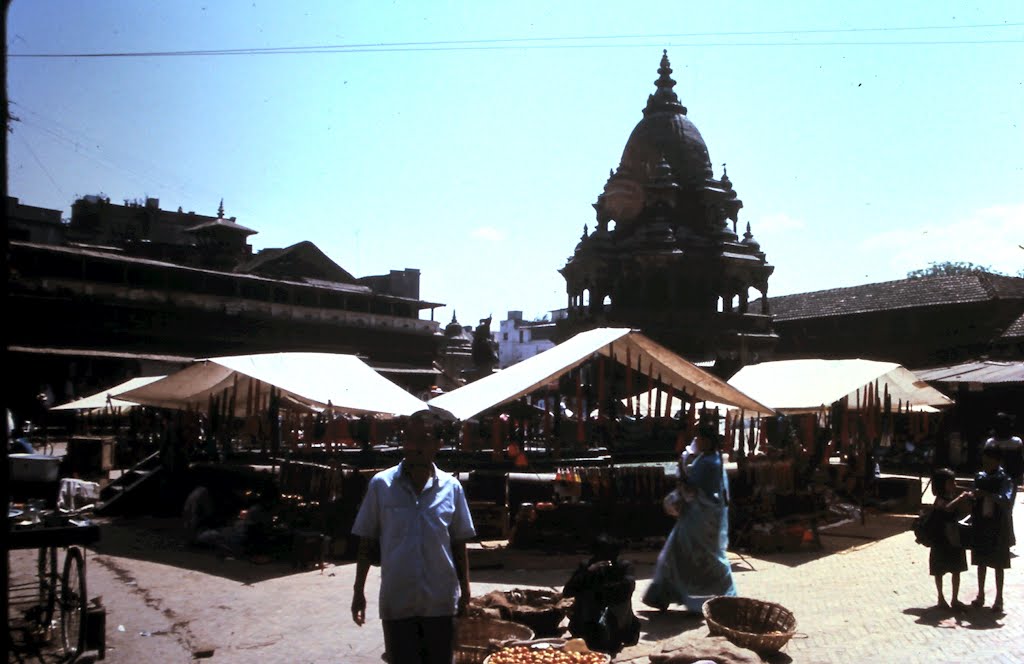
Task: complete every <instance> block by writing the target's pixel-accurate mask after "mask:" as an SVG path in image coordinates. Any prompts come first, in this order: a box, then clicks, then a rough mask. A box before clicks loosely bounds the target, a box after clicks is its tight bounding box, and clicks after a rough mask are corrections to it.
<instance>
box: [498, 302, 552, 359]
mask: <svg viewBox="0 0 1024 664" xmlns="http://www.w3.org/2000/svg"><path fill="white" fill-rule="evenodd" d="M555 336H556V326H555V323H553V322H550V321H546V320H540V321H524V320H523V312H522V311H510V312H508V318H506V319H505V320H503V321H501V322H500V323H499V324H498V332H497V336H496V339H495V341H497V342H498V367H499V368H501V369H505V368H506V367H510V366H512V365H513V364H516V363H517V362H522V361H523V360H525V359H527V358H531V357H533V356H534V355H538V354H540V353H543V352H544V351H546V350H548V349H549V348H554V347H555V341H554V339H555Z"/></svg>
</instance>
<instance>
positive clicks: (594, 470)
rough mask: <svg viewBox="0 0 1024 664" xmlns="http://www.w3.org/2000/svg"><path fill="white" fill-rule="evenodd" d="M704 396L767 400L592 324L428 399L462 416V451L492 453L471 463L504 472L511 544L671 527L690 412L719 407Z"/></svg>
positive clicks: (620, 331) (555, 543) (696, 414)
mask: <svg viewBox="0 0 1024 664" xmlns="http://www.w3.org/2000/svg"><path fill="white" fill-rule="evenodd" d="M708 402H715V403H719V404H728V405H729V406H732V407H734V408H737V409H742V410H743V411H744V412H748V413H752V414H770V413H771V412H772V410H771V408H769V407H767V406H764V405H763V404H762V403H760V402H758V401H757V400H755V399H752V398H750V397H749V396H748V395H746V394H744V393H743V392H742V391H741V390H738V389H736V388H734V387H732V386H731V385H729V384H728V383H726V382H725V381H723V380H721V379H719V378H717V377H716V376H714V375H712V374H710V373H708V372H706V371H705V370H703V369H701V368H700V367H697V366H696V365H694V364H692V363H690V362H688V361H686V360H685V359H683V358H682V357H680V356H679V355H677V354H675V353H673V352H672V351H670V350H668V349H667V348H665V347H663V346H661V345H659V344H657V343H656V342H654V341H652V340H651V339H649V338H647V337H645V336H644V335H642V334H640V333H639V332H636V331H634V330H631V329H628V328H600V329H596V330H590V331H588V332H583V333H581V334H578V335H576V336H575V337H573V338H571V339H569V340H567V341H565V342H563V343H561V344H559V345H558V346H555V347H554V348H552V349H550V350H547V351H545V352H544V353H541V354H539V355H536V356H534V357H532V358H529V359H527V360H524V361H523V362H520V363H518V364H516V365H513V366H511V367H509V368H507V369H504V370H502V371H500V372H497V373H495V374H492V375H490V376H487V377H484V378H482V379H480V380H478V381H476V382H473V383H470V384H469V385H466V386H464V387H461V388H459V389H457V390H454V391H452V392H449V393H447V394H444V395H441V396H439V397H436V398H434V399H432V400H430V402H429V405H430V406H431V407H432V408H433V409H435V410H437V411H444V412H447V413H449V414H450V415H451V417H452V418H453V419H454V420H457V421H458V422H459V425H458V432H459V435H458V438H457V440H456V442H455V444H454V447H456V448H457V450H458V452H459V453H460V454H462V455H463V457H464V458H479V454H480V453H483V454H487V455H488V456H489V459H490V462H491V463H490V466H487V467H484V468H480V467H477V468H475V469H474V473H473V474H474V475H482V474H485V473H486V474H488V475H489V476H490V477H492V480H493V482H495V483H498V482H507V483H508V485H509V488H508V490H507V492H506V493H505V495H506V496H507V497H508V498H507V507H508V510H509V518H510V519H511V520H512V527H511V530H512V532H511V538H512V540H513V544H515V543H517V542H518V543H519V544H523V545H527V543H529V544H528V545H531V546H533V545H539V546H549V547H556V548H557V547H559V546H561V545H564V546H565V547H570V548H571V547H585V546H586V544H587V542H586V537H583V538H580V537H579V533H581V532H596V531H597V530H598V529H603V530H608V531H611V532H613V533H615V534H617V535H619V536H622V537H626V538H629V539H633V540H636V539H643V538H644V537H646V536H649V535H664V533H665V532H667V530H668V525H670V521H669V520H667V518H666V517H665V515H664V514H663V513H662V511H661V507H660V501H661V498H662V497H663V496H664V494H665V493H666V492H667V491H668V490H669V489H670V488H671V486H672V485H673V483H674V468H675V466H674V461H675V459H676V458H677V456H678V454H679V452H680V451H681V450H682V447H684V446H685V445H686V444H687V443H689V441H690V440H691V439H692V436H693V433H694V431H695V428H696V425H697V422H698V420H699V419H701V418H702V417H717V415H716V414H715V413H714V411H713V409H709V408H707V407H706V404H707V403H708ZM666 471H668V472H666ZM471 497H472V496H471ZM471 507H472V502H471ZM566 533H575V535H574V536H573V537H569V538H567V537H565V535H566Z"/></svg>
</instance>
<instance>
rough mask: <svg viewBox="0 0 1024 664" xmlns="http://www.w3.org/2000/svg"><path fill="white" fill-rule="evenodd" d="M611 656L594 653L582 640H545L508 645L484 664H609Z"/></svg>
mask: <svg viewBox="0 0 1024 664" xmlns="http://www.w3.org/2000/svg"><path fill="white" fill-rule="evenodd" d="M611 661H612V657H611V655H607V654H605V653H603V652H594V651H593V650H590V649H588V648H587V646H586V644H584V643H583V642H582V640H581V639H572V640H570V641H563V640H561V639H545V640H538V641H532V642H519V643H516V644H511V645H507V646H505V647H504V648H502V649H501V650H499V651H498V652H496V653H493V654H491V655H489V656H488V657H487V659H485V660H484V664H609V662H611Z"/></svg>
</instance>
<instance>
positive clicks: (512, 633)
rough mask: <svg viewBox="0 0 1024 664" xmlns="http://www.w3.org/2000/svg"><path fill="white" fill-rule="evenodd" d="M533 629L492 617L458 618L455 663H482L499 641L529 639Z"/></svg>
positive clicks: (531, 637) (496, 647)
mask: <svg viewBox="0 0 1024 664" xmlns="http://www.w3.org/2000/svg"><path fill="white" fill-rule="evenodd" d="M533 637H534V634H533V630H532V629H530V628H529V627H527V626H526V625H520V624H518V623H514V622H509V621H507V620H495V619H493V618H459V619H458V620H457V621H456V623H455V664H483V661H484V660H485V659H487V656H488V655H490V654H491V653H492V652H494V651H495V650H498V649H499V647H500V645H498V644H501V643H504V642H505V641H510V640H517V641H529V640H531V639H533Z"/></svg>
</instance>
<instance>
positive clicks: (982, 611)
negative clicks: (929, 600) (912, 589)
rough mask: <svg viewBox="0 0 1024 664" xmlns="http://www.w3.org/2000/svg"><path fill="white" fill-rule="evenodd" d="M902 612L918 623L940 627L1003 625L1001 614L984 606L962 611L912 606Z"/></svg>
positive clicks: (976, 627)
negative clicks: (913, 617)
mask: <svg viewBox="0 0 1024 664" xmlns="http://www.w3.org/2000/svg"><path fill="white" fill-rule="evenodd" d="M903 613H904V614H905V615H908V616H915V617H916V618H917V619H916V620H915V621H914V622H915V623H917V624H918V625H927V626H929V627H938V628H940V629H958V628H959V629H975V630H986V629H999V628H1000V627H1002V626H1003V624H1002V623H1001V622H1000V618H1002V617H1003V615H1002V614H1001V613H995V612H994V611H992V609H989V608H984V607H983V608H974V607H968V608H967V609H965V610H964V611H952V610H950V609H943V608H939V607H938V606H928V607H924V608H917V607H914V608H910V609H904V610H903Z"/></svg>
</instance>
